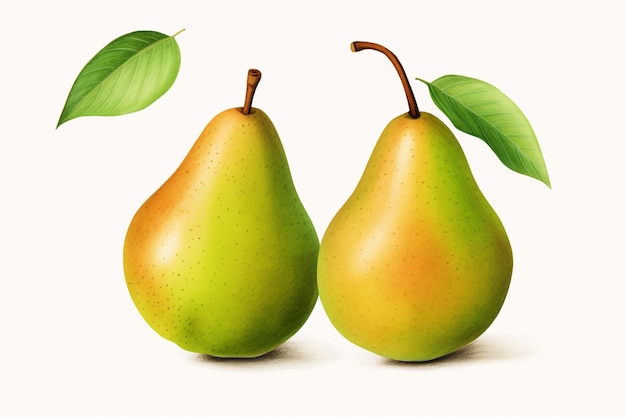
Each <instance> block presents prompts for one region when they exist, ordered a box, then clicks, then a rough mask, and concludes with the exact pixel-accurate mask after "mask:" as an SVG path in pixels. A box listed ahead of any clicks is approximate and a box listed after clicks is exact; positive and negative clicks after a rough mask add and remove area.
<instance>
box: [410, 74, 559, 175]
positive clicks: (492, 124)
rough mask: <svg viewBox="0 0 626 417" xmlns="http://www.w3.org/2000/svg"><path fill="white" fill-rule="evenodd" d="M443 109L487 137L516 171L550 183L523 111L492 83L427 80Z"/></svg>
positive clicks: (457, 123) (468, 129)
mask: <svg viewBox="0 0 626 417" xmlns="http://www.w3.org/2000/svg"><path fill="white" fill-rule="evenodd" d="M418 80H419V81H422V82H423V83H425V84H426V85H427V86H428V89H429V91H430V95H431V97H432V99H433V101H434V102H435V104H436V105H437V107H439V109H440V110H441V111H442V112H443V113H444V114H445V115H446V116H448V117H449V118H450V121H451V122H452V123H453V124H454V126H456V128H458V129H459V130H461V131H463V132H465V133H469V134H470V135H473V136H476V137H478V138H480V139H482V140H484V141H485V142H486V143H487V144H488V145H489V147H490V148H491V149H492V150H493V151H494V152H495V154H496V155H497V156H498V158H499V159H500V161H502V163H504V165H506V166H507V167H509V168H510V169H512V170H513V171H516V172H519V173H521V174H524V175H528V176H530V177H533V178H535V179H538V180H539V181H542V182H543V183H545V184H546V185H547V186H548V187H550V179H549V177H548V170H547V168H546V164H545V161H544V159H543V155H542V153H541V148H540V147H539V142H538V141H537V137H536V136H535V132H534V131H533V128H532V126H531V125H530V123H529V122H528V119H526V116H524V114H523V113H522V111H521V110H520V109H519V107H517V105H515V103H513V101H512V100H511V99H510V98H508V97H507V96H506V95H505V94H504V93H502V91H500V90H498V89H497V88H496V87H494V86H493V85H491V84H488V83H486V82H484V81H480V80H477V79H474V78H469V77H464V76H460V75H445V76H443V77H441V78H438V79H436V80H435V81H433V82H428V81H424V80H422V79H420V78H418Z"/></svg>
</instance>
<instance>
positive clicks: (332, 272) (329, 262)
mask: <svg viewBox="0 0 626 417" xmlns="http://www.w3.org/2000/svg"><path fill="white" fill-rule="evenodd" d="M352 49H353V51H359V50H363V49H375V50H378V51H380V52H383V53H385V54H386V55H387V56H388V57H389V58H390V59H391V60H392V62H393V63H394V66H395V67H396V69H397V70H398V73H399V74H400V76H401V78H402V80H403V85H404V88H405V92H406V93H407V98H408V101H409V112H408V113H406V114H402V115H400V116H398V117H396V118H394V119H393V120H392V121H391V122H390V123H389V124H388V125H387V126H386V128H385V129H384V130H383V132H382V134H381V136H380V139H379V140H378V142H377V143H376V146H375V148H374V150H373V152H372V154H371V157H370V159H369V161H368V163H367V166H366V167H365V170H364V172H363V175H362V177H361V179H360V181H359V183H358V185H357V186H356V188H355V190H354V191H353V193H352V195H351V196H350V197H349V199H348V200H347V201H346V202H345V204H344V205H343V206H342V207H341V209H340V210H339V212H338V213H337V214H336V215H335V216H334V218H333V219H332V221H331V222H330V224H329V225H328V228H327V230H326V232H325V233H324V236H323V238H322V243H321V246H320V253H319V259H318V288H319V292H320V301H321V303H322V306H323V308H324V310H325V312H326V314H327V315H328V317H329V319H330V321H331V322H332V324H333V325H334V326H335V328H336V329H337V330H338V331H339V332H340V333H341V334H342V335H343V336H344V337H345V338H346V339H348V340H349V341H351V342H353V343H354V344H356V345H358V346H360V347H362V348H364V349H367V350H369V351H371V352H374V353H376V354H378V355H380V356H383V357H386V358H390V359H394V360H398V361H407V362H414V361H428V360H433V359H436V358H439V357H442V356H444V355H447V354H449V353H451V352H454V351H456V350H458V349H459V348H461V347H462V346H465V345H466V344H468V343H470V342H471V341H473V340H474V339H476V338H477V337H478V336H479V335H480V334H482V333H483V332H484V331H485V330H486V329H487V328H488V327H489V326H490V324H491V323H492V322H493V321H494V319H495V318H496V316H497V315H498V313H499V311H500V309H501V307H502V305H503V303H504V300H505V297H506V294H507V291H508V288H509V284H510V280H511V274H512V268H513V256H512V250H511V246H510V243H509V239H508V237H507V234H506V231H505V229H504V227H503V225H502V223H501V221H500V219H499V218H498V216H497V214H496V213H495V211H494V210H493V208H492V207H491V206H490V204H489V202H488V201H487V200H486V198H485V196H484V195H483V194H482V192H481V191H480V189H479V187H478V185H477V184H476V181H475V180H474V178H473V175H472V172H471V170H470V167H469V165H468V162H467V159H466V157H465V155H464V153H463V150H462V149H461V146H460V145H459V142H458V141H457V139H456V138H455V137H454V135H453V133H452V132H451V131H450V129H448V127H447V126H446V125H445V124H444V123H443V122H442V121H440V120H439V119H438V118H437V117H435V116H434V115H432V114H429V113H426V112H421V113H420V112H419V110H418V108H417V105H416V103H415V99H414V96H413V93H412V91H411V88H410V85H409V83H408V80H407V78H406V75H405V73H404V70H403V69H402V66H401V65H400V63H399V61H398V60H397V58H396V57H395V55H393V53H391V52H390V51H389V50H388V49H386V48H384V47H382V46H380V45H377V44H372V43H366V42H355V43H353V45H352Z"/></svg>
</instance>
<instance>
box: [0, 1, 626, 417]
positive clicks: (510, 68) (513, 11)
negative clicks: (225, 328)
mask: <svg viewBox="0 0 626 417" xmlns="http://www.w3.org/2000/svg"><path fill="white" fill-rule="evenodd" d="M613 3H615V4H617V2H608V1H601V0H599V1H598V0H597V1H593V2H588V1H585V2H583V1H571V0H570V1H553V2H551V1H526V2H518V3H516V4H512V3H507V2H498V1H482V0H475V1H462V0H458V1H416V0H413V1H404V2H400V1H393V0H386V1H385V2H368V1H359V2H352V1H348V2H340V1H317V2H311V3H310V5H306V4H305V5H298V6H296V4H297V3H295V2H291V3H290V2H287V1H285V2H283V4H281V3H280V2H265V3H264V2H261V1H258V2H248V1H236V2H235V1H233V2H226V1H220V2H208V1H207V2H201V1H195V0H194V1H184V0H178V1H172V0H169V1H155V0H152V1H129V0H125V1H118V0H111V1H108V2H98V3H93V4H92V3H90V2H84V1H70V0H57V1H32V2H29V1H22V2H16V1H14V2H9V1H4V0H3V2H2V5H1V6H0V34H1V35H2V36H1V39H2V42H1V46H0V51H1V54H0V83H1V84H0V105H1V107H0V141H1V143H0V193H1V194H0V196H1V197H0V198H1V205H0V338H1V339H0V415H2V416H22V415H24V416H57V415H58V416H69V415H72V416H73V415H80V416H100V415H102V416H199V415H211V416H230V415H233V416H252V415H273V416H309V415H311V416H353V415H354V416H360V415H363V416H365V415H372V416H412V415H415V416H460V415H481V416H517V415H519V416H556V415H567V416H571V415H586V416H589V415H594V416H611V415H623V414H622V413H624V411H625V409H624V405H623V401H622V398H620V397H621V396H623V388H624V387H623V385H624V376H623V375H624V374H623V372H624V363H623V350H624V343H623V333H624V309H623V300H622V299H623V296H624V289H625V288H624V283H623V281H624V272H623V262H619V261H620V260H623V256H624V243H623V239H622V235H623V231H624V230H623V221H622V216H623V214H622V210H623V204H622V202H621V199H620V197H622V195H623V192H624V183H623V179H624V177H623V169H622V168H619V169H618V167H617V163H618V162H617V161H618V158H620V157H621V156H622V152H623V148H624V146H623V140H624V137H623V130H622V129H620V127H621V126H620V123H619V121H621V120H622V119H623V117H624V116H623V111H624V105H623V100H621V101H620V100H618V98H621V95H620V92H619V91H618V90H621V89H622V86H621V85H619V84H620V83H621V82H622V81H621V80H622V77H621V75H622V74H623V73H624V66H623V64H622V63H621V60H622V59H623V54H624V47H623V41H624V40H625V36H624V33H623V31H622V30H620V29H618V24H621V23H622V21H623V17H624V16H623V15H622V13H621V12H618V8H617V6H615V5H613ZM182 28H185V29H186V31H185V32H183V33H182V34H180V35H179V36H178V37H177V40H178V42H179V45H180V48H181V51H182V65H181V69H180V73H179V75H178V79H177V80H176V82H175V84H174V86H173V87H172V89H171V90H170V91H169V92H168V93H167V94H166V95H165V96H163V97H162V98H161V99H160V100H158V101H157V102H156V103H155V104H154V105H152V106H151V107H149V108H148V109H146V110H144V111H142V112H139V113H135V114H132V115H127V116H121V117H115V118H97V117H90V118H80V119H76V120H73V121H70V122H68V123H67V124H65V125H63V126H61V127H60V128H59V129H55V126H56V122H57V120H58V117H59V114H60V112H61V109H62V107H63V104H64V102H65V99H66V97H67V93H68V92H69V89H70V87H71V85H72V83H73V81H74V79H75V78H76V75H77V74H78V72H79V71H80V69H81V68H82V67H83V65H84V64H85V63H86V62H87V61H88V60H89V59H90V58H91V57H92V56H93V55H94V54H95V53H96V52H97V51H98V50H99V49H100V48H102V47H103V46H104V45H106V44H107V43H108V42H109V41H111V40H113V39H114V38H116V37H117V36H120V35H122V34H125V33H128V32H132V31H135V30H140V29H149V30H157V31H160V32H163V33H167V34H173V33H175V32H177V31H178V30H179V29H182ZM354 40H364V41H373V42H378V43H381V44H383V45H386V46H387V47H389V48H390V49H391V50H393V51H394V52H395V53H396V54H397V55H398V57H399V58H400V59H401V61H402V62H403V64H404V67H405V69H406V71H407V73H408V75H409V77H410V78H411V79H413V78H415V77H421V78H425V79H428V80H434V79H435V78H437V77H439V76H442V75H445V74H450V73H456V74H462V75H467V76H473V77H476V78H480V79H482V80H485V81H488V82H490V83H492V84H494V85H496V86H498V87H499V88H500V89H502V90H503V91H504V92H505V93H506V94H508V95H509V96H510V97H511V98H512V99H513V100H514V101H515V102H516V103H517V104H518V105H519V106H520V107H521V108H522V110H523V111H524V113H525V114H526V115H527V117H528V118H529V119H530V121H531V122H532V124H533V126H534V128H535V131H536V133H537V136H538V138H539V141H540V144H541V146H542V149H543V153H544V156H545V159H546V162H547V165H548V169H549V172H550V175H551V179H552V185H553V187H552V190H550V189H548V187H546V186H544V185H543V184H541V183H540V182H538V181H536V180H533V179H531V178H528V177H524V176H521V175H519V174H515V173H513V172H511V171H509V170H508V169H507V168H505V167H504V166H503V165H502V164H501V163H500V162H499V161H498V160H497V158H496V157H495V156H494V154H493V153H491V151H490V150H489V149H488V148H487V146H486V145H485V144H484V143H483V142H481V141H480V140H478V139H475V138H473V137H470V136H468V135H465V134H463V133H460V132H458V131H456V130H455V132H458V135H457V137H458V139H459V141H460V142H461V145H462V146H463V148H464V149H465V151H466V154H467V157H468V159H469V162H470V165H471V166H472V170H473V172H474V174H475V177H476V179H477V182H478V183H479V185H480V186H481V188H482V189H483V192H484V193H485V194H486V196H487V198H488V199H489V201H490V202H491V203H492V205H493V206H494V208H495V209H496V211H497V212H498V213H499V215H500V217H501V219H502V221H503V223H504V224H505V226H506V228H507V230H508V233H509V237H510V239H511V242H512V245H513V249H514V254H515V261H516V265H515V270H514V276H513V282H512V285H511V289H510V292H509V296H508V299H507V301H506V303H505V306H504V308H503V310H502V312H501V314H500V316H499V317H498V319H497V320H496V322H495V323H494V324H493V325H492V327H491V328H490V329H489V330H488V331H487V332H486V333H485V334H484V335H483V336H482V337H480V338H479V339H478V340H477V341H476V342H475V343H473V344H471V345H469V346H468V347H467V348H465V349H463V350H461V351H460V352H458V353H457V354H454V355H452V356H450V357H448V358H445V359H443V360H439V361H436V362H433V363H427V364H415V365H401V364H398V363H393V362H390V361H387V360H385V359H382V358H380V357H377V356H375V355H374V354H371V353H369V352H367V351H364V350H361V349H359V348H357V347H355V346H353V345H351V344H350V343H349V342H347V341H346V340H345V339H343V338H342V337H341V336H340V335H339V334H338V333H337V332H336V331H335V330H334V328H333V327H332V325H331V324H330V323H329V322H328V320H327V319H326V316H325V315H324V312H323V310H322V308H321V306H320V305H319V304H318V305H317V307H316V309H315V310H314V312H313V314H312V316H311V318H310V320H309V321H308V322H307V323H306V324H305V326H304V327H303V328H302V329H301V331H300V332H299V333H298V334H297V335H296V336H294V337H293V338H292V339H291V340H290V341H289V342H287V344H285V345H284V346H283V347H282V348H280V349H279V350H278V351H277V352H276V353H274V354H272V355H269V356H268V357H266V358H264V359H262V360H250V361H234V360H232V361H224V360H206V359H202V358H201V357H199V356H198V355H195V354H191V353H188V352H185V351H182V350H181V349H179V348H178V347H177V346H176V345H174V344H172V343H170V342H167V341H165V340H164V339H161V338H160V337H159V336H157V335H156V333H154V332H153V331H152V330H151V329H150V328H149V327H148V326H147V325H146V324H145V323H144V322H143V321H142V319H141V317H140V316H139V314H138V312H137V311H136V310H135V307H134V305H133V304H132V302H131V300H130V297H129V296H128V293H127V290H126V286H125V282H124V277H123V272H122V263H121V249H122V243H123V239H124V234H125V231H126V227H127V225H128V223H129V221H130V219H131V217H132V215H133V214H134V212H135V210H136V209H137V208H138V207H139V205H140V204H141V203H142V202H143V201H144V200H145V199H146V198H147V197H148V196H149V195H150V194H151V193H152V192H153V191H154V190H156V188H157V187H158V186H159V185H160V184H161V183H162V182H163V181H165V179H166V178H167V177H168V176H169V175H170V174H171V173H172V172H173V170H174V169H175V168H176V167H177V166H178V164H179V162H180V161H181V160H182V158H183V157H184V155H185V154H186V152H187V151H188V149H189V148H190V147H191V145H192V143H193V142H194V141H195V139H196V138H197V136H198V134H199V133H200V131H201V130H202V129H203V128H204V126H205V124H206V123H207V122H208V121H209V120H210V119H211V118H212V117H213V116H214V115H215V114H216V113H218V112H219V111H221V110H224V109H226V108H230V107H235V106H240V105H241V104H242V102H243V94H244V88H245V75H246V72H247V70H248V68H252V67H256V68H259V69H260V70H261V71H262V72H263V80H262V81H261V84H260V87H259V89H258V91H257V94H256V96H255V103H254V104H255V106H257V107H260V108H262V109H263V110H265V111H266V112H267V113H268V114H269V115H270V117H271V118H272V120H273V121H274V123H275V125H276V126H277V128H278V131H279V133H280V135H281V138H282V140H283V144H284V146H285V149H286V152H287V155H288V158H289V161H290V165H291V168H292V173H293V177H294V182H295V184H296V187H297V188H298V190H299V194H300V196H301V198H302V200H303V202H304V204H305V206H306V207H307V210H308V212H309V213H310V215H311V217H312V219H313V221H314V223H315V226H316V228H317V230H318V233H319V234H320V236H321V235H322V234H323V232H324V229H325V227H326V226H327V225H328V223H329V221H330V219H331V218H332V216H333V214H334V213H335V212H336V211H337V210H338V208H339V207H340V206H341V204H342V203H343V202H344V201H345V199H346V198H347V197H348V196H349V194H350V193H351V191H352V189H353V188H354V186H355V185H356V182H357V181H358V179H359V177H360V175H361V173H362V170H363V167H364V165H365V163H366V161H367V158H368V156H369V154H370V152H371V150H372V149H373V146H374V144H375V142H376V140H377V138H378V136H379V134H380V132H381V131H382V129H383V128H384V126H385V125H386V124H387V122H389V121H390V120H391V119H392V118H393V117H395V116H396V115H399V114H401V113H403V112H405V111H406V102H405V99H404V95H403V94H404V93H403V91H402V88H401V85H400V82H399V80H398V78H397V76H396V74H395V72H394V70H393V68H392V66H391V65H390V64H389V62H388V61H387V60H386V59H385V58H384V57H383V56H382V55H380V54H378V53H376V52H373V51H364V52H360V53H359V54H353V53H351V52H350V49H349V44H350V42H351V41H354ZM413 88H414V91H415V94H416V96H417V99H418V102H419V104H420V108H421V110H424V111H429V112H432V113H435V114H436V115H439V116H440V117H441V118H444V116H442V115H441V113H439V111H438V110H437V109H436V108H435V106H434V104H433V102H432V101H431V99H430V97H429V95H428V91H427V89H426V87H425V86H424V85H422V84H421V83H419V82H418V81H415V82H413ZM444 120H446V122H447V119H444ZM620 207H621V208H620ZM618 304H621V305H618ZM620 385H621V388H620Z"/></svg>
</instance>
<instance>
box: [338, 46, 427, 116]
mask: <svg viewBox="0 0 626 417" xmlns="http://www.w3.org/2000/svg"><path fill="white" fill-rule="evenodd" d="M350 49H351V50H352V52H359V51H362V50H364V49H373V50H374V51H378V52H382V53H383V54H385V56H386V57H387V58H389V60H390V61H391V63H392V64H393V66H394V68H395V69H396V71H398V75H399V76H400V80H401V81H402V86H403V87H404V93H405V94H406V99H407V101H408V103H409V116H411V117H412V118H414V119H417V118H419V117H420V111H419V109H418V107H417V101H415V95H414V94H413V90H412V89H411V84H409V79H408V78H407V76H406V72H404V68H403V67H402V64H401V63H400V60H399V59H398V57H396V55H395V54H394V53H393V52H391V51H390V50H389V49H387V48H385V47H384V46H382V45H379V44H377V43H372V42H360V41H356V42H352V44H351V45H350Z"/></svg>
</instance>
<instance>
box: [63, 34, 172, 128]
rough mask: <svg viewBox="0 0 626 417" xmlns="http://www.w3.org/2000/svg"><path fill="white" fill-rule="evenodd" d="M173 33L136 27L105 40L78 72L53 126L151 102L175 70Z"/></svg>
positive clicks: (165, 87) (131, 109) (126, 110)
mask: <svg viewBox="0 0 626 417" xmlns="http://www.w3.org/2000/svg"><path fill="white" fill-rule="evenodd" d="M181 32H182V31H181ZM178 33H180V32H178ZM178 33H177V34H178ZM177 34H176V35H177ZM176 35H173V36H167V35H164V34H162V33H159V32H153V31H138V32H132V33H128V34H126V35H123V36H120V37H119V38H117V39H115V40H114V41H113V42H111V43H109V44H108V45H107V46H105V47H104V48H103V49H102V50H100V52H98V53H97V54H96V55H95V56H94V57H93V58H92V59H91V60H90V61H89V62H88V63H87V65H85V67H84V68H83V69H82V71H81V72H80V74H78V77H77V78H76V81H74V85H73V86H72V89H71V90H70V93H69V95H68V97H67V101H66V102H65V106H64V108H63V111H62V112H61V117H60V118H59V122H58V124H57V127H59V126H60V125H61V124H63V123H65V122H67V121H68V120H71V119H75V118H77V117H81V116H119V115H122V114H127V113H132V112H136V111H139V110H142V109H145V108H146V107H148V106H149V105H150V104H152V103H154V102H155V101H156V100H157V99H158V98H159V97H161V96H162V95H163V94H165V92H166V91H167V90H168V89H169V88H170V87H171V86H172V84H174V80H175V79H176V76H177V75H178V70H179V68H180V49H179V47H178V43H176V40H175V39H174V37H175V36H176Z"/></svg>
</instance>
